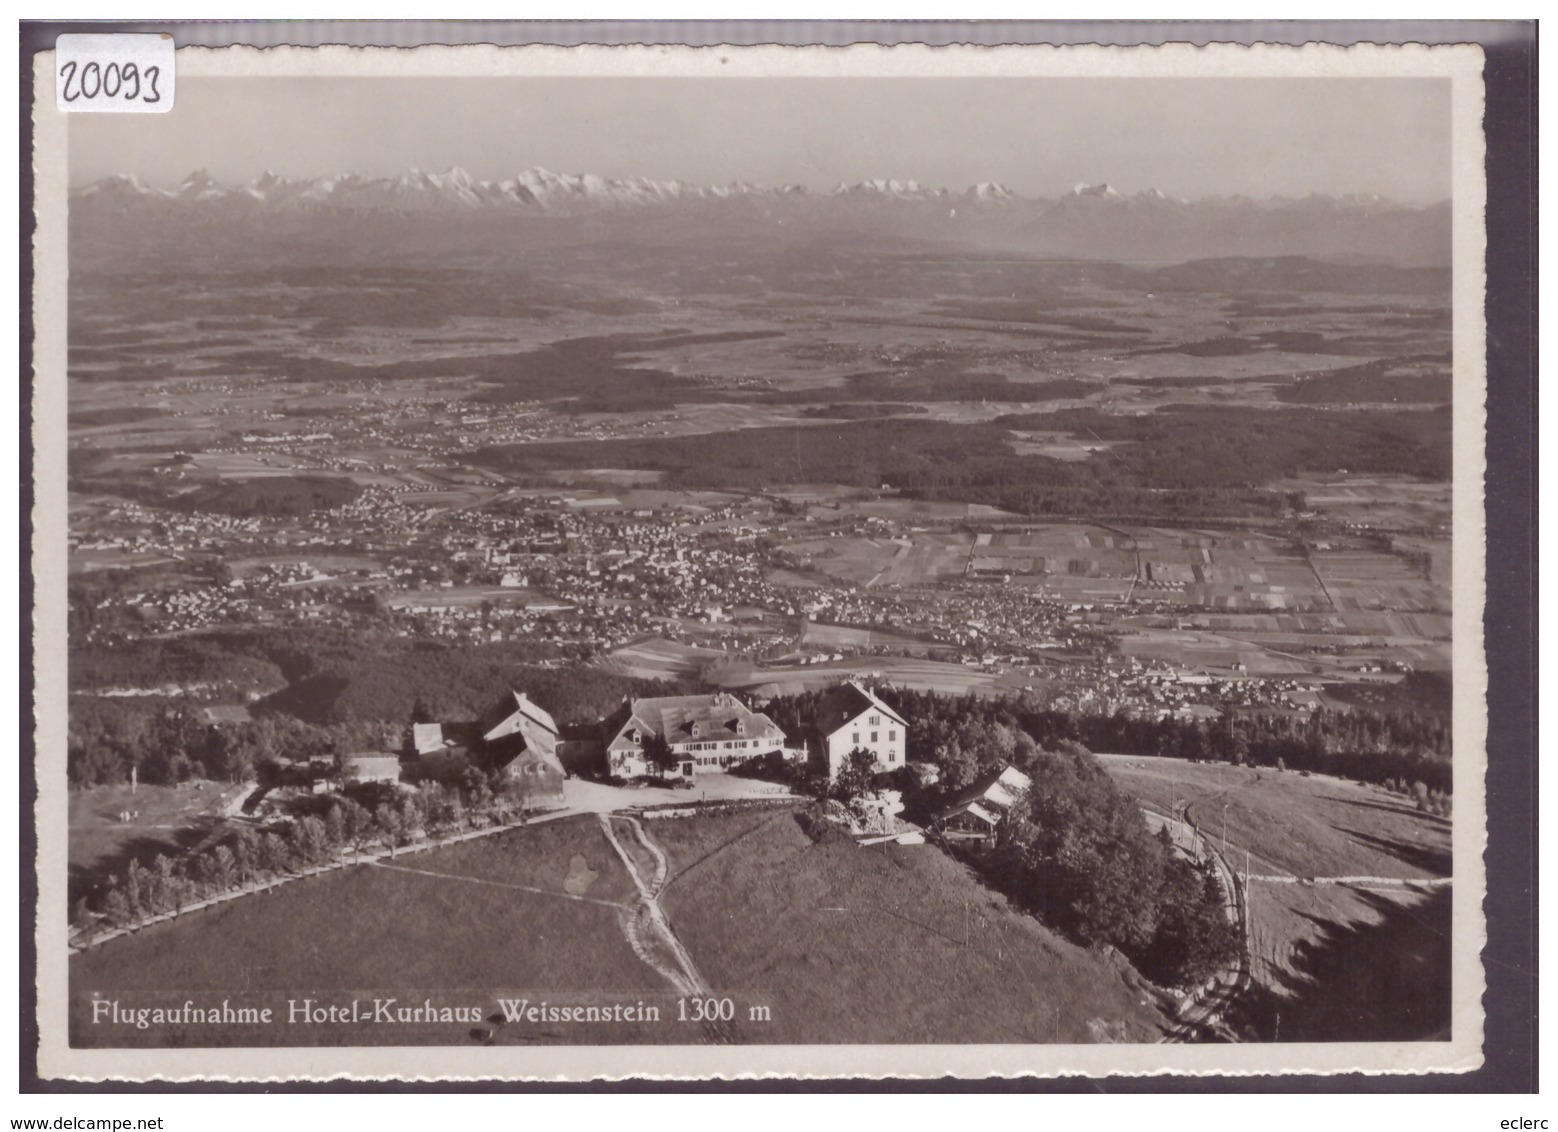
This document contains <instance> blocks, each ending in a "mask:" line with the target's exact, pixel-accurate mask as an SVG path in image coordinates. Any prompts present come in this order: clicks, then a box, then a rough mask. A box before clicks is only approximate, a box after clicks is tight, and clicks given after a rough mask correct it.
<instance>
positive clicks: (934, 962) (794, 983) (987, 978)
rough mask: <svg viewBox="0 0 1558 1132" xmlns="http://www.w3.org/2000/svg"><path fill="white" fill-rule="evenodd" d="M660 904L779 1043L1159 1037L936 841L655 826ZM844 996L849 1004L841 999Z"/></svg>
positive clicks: (709, 823)
mask: <svg viewBox="0 0 1558 1132" xmlns="http://www.w3.org/2000/svg"><path fill="white" fill-rule="evenodd" d="M650 832H651V833H652V834H653V835H654V837H655V838H656V840H658V841H659V843H660V844H661V845H663V846H664V847H665V849H666V852H667V853H668V855H669V856H670V859H671V870H672V871H671V880H670V883H669V885H668V886H667V888H666V890H665V897H664V901H665V905H666V909H667V913H668V915H669V917H670V920H671V923H672V925H673V926H674V928H675V929H676V931H677V933H678V935H679V936H680V938H681V939H682V941H683V942H684V943H685V944H686V946H687V948H688V950H689V951H690V952H691V953H692V954H693V956H694V957H695V958H696V959H697V961H698V963H699V966H700V968H701V969H702V971H703V973H704V975H705V977H706V978H707V979H708V980H709V982H710V983H711V985H713V986H716V987H720V988H724V989H725V993H729V994H731V995H732V996H733V997H736V999H737V1001H738V1002H739V1001H742V1000H743V999H750V1000H752V1001H761V1002H765V1003H767V1004H770V1005H771V1009H772V1014H773V1018H772V1023H771V1024H770V1025H768V1026H766V1027H764V1028H763V1030H762V1035H763V1037H762V1039H761V1040H767V1041H774V1042H819V1041H820V1042H889V1043H896V1042H1096V1041H1104V1040H1112V1041H1153V1040H1156V1039H1157V1038H1158V1037H1159V1036H1161V1034H1162V1032H1163V1024H1164V1019H1163V1016H1162V1015H1161V1014H1160V1013H1159V1012H1158V1010H1157V1009H1156V1008H1155V1006H1154V1005H1152V999H1153V996H1152V995H1151V994H1150V993H1149V992H1148V991H1146V990H1144V989H1142V988H1140V987H1135V986H1132V985H1131V984H1130V983H1129V982H1128V981H1127V979H1128V978H1129V975H1128V974H1122V971H1121V969H1119V968H1116V967H1115V966H1113V965H1112V964H1111V963H1110V962H1109V961H1108V960H1106V959H1104V958H1103V957H1102V956H1100V955H1098V954H1096V953H1094V952H1089V951H1085V950H1083V949H1082V948H1079V947H1076V946H1075V945H1073V944H1070V943H1067V942H1065V941H1064V940H1062V939H1060V938H1059V937H1057V936H1056V935H1054V934H1053V933H1051V932H1050V931H1049V930H1048V929H1046V928H1044V927H1043V926H1042V925H1041V924H1040V923H1039V922H1038V921H1037V920H1035V919H1033V918H1032V917H1030V916H1027V915H1025V914H1023V913H1021V912H1018V911H1017V910H1015V909H1013V908H1012V907H1010V906H1009V904H1008V903H1007V901H1006V900H1005V898H1004V897H1002V896H1000V895H998V894H996V893H993V892H991V891H989V890H988V889H986V888H985V887H984V886H983V885H982V884H980V882H979V881H978V880H977V879H976V878H975V877H974V876H973V874H972V873H971V872H969V870H968V869H967V868H966V867H965V866H964V865H962V864H960V863H958V862H957V861H954V860H953V859H951V858H950V857H948V856H946V855H945V854H944V853H942V852H940V851H939V850H937V849H935V848H934V847H932V846H929V845H918V846H899V845H893V846H875V847H872V848H869V849H860V848H857V847H856V846H855V845H854V844H853V843H852V842H850V841H848V840H847V839H846V840H842V841H831V840H829V839H826V838H825V839H824V840H823V841H822V842H820V843H816V844H814V843H813V842H812V840H811V839H810V838H809V837H808V836H807V835H806V834H805V833H804V832H803V831H802V830H801V828H800V826H799V824H798V823H797V822H796V820H795V818H794V816H793V815H792V814H790V813H788V812H782V813H779V814H747V815H739V816H730V817H717V818H705V819H697V820H690V821H663V822H659V823H654V824H653V826H652V828H651V830H650ZM845 988H848V993H840V992H841V991H842V990H844V989H845Z"/></svg>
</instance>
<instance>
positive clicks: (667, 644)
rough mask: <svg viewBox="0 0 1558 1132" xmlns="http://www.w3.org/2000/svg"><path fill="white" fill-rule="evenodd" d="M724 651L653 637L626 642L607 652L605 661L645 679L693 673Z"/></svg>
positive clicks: (722, 658) (725, 655) (627, 674)
mask: <svg viewBox="0 0 1558 1132" xmlns="http://www.w3.org/2000/svg"><path fill="white" fill-rule="evenodd" d="M726 658H727V654H726V653H725V652H723V651H721V650H720V649H709V648H700V647H698V646H697V645H684V644H680V643H679V642H677V641H668V640H665V639H664V638H660V637H655V638H651V639H649V640H645V641H638V642H636V643H634V644H631V645H625V646H623V647H622V648H620V649H616V650H615V651H613V652H611V653H609V654H607V657H606V662H607V663H608V664H609V665H610V666H611V668H612V669H613V670H614V671H617V672H621V673H622V674H623V675H626V676H637V677H639V678H641V679H645V680H668V679H676V678H678V677H693V676H697V675H698V673H699V672H701V671H703V669H704V668H706V667H707V666H708V665H710V664H712V663H713V662H715V661H717V660H724V659H726Z"/></svg>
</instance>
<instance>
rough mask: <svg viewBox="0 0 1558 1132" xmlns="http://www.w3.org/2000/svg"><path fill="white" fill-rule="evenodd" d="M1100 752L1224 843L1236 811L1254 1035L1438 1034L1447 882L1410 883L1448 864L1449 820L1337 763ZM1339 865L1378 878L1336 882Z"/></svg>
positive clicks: (1127, 783) (1234, 845)
mask: <svg viewBox="0 0 1558 1132" xmlns="http://www.w3.org/2000/svg"><path fill="white" fill-rule="evenodd" d="M1100 758H1101V759H1102V761H1103V763H1104V766H1105V767H1106V768H1107V769H1108V771H1109V772H1110V774H1111V775H1113V776H1114V777H1115V779H1116V780H1117V781H1118V782H1120V784H1121V785H1122V786H1124V787H1125V788H1126V789H1127V790H1129V791H1130V792H1132V793H1133V794H1135V795H1136V796H1137V797H1139V798H1141V799H1142V800H1143V801H1144V802H1147V803H1149V804H1150V805H1151V806H1152V807H1153V808H1155V809H1157V810H1158V811H1159V812H1162V813H1169V812H1171V808H1172V807H1174V806H1175V805H1176V804H1184V803H1186V802H1188V803H1189V813H1190V817H1191V819H1192V820H1194V821H1195V822H1196V823H1197V824H1198V826H1199V828H1200V830H1201V833H1202V834H1203V836H1205V837H1206V838H1207V839H1208V840H1209V841H1211V842H1212V843H1213V845H1214V846H1217V847H1221V846H1222V845H1223V843H1224V834H1223V828H1224V827H1223V821H1224V817H1225V816H1226V820H1227V834H1226V842H1227V846H1228V849H1227V853H1226V857H1227V860H1228V862H1229V864H1230V865H1231V866H1232V867H1233V868H1234V869H1235V870H1236V871H1238V872H1240V873H1243V872H1244V871H1245V869H1246V868H1248V870H1249V872H1250V874H1251V877H1252V880H1251V883H1250V885H1249V893H1250V896H1249V908H1250V930H1251V942H1252V946H1253V953H1254V960H1255V963H1254V975H1255V980H1256V984H1257V985H1256V988H1255V991H1254V993H1253V994H1252V995H1251V996H1250V998H1249V999H1248V1000H1247V1002H1246V1003H1245V1006H1244V1009H1243V1015H1242V1017H1243V1019H1244V1024H1245V1025H1247V1026H1248V1027H1250V1029H1251V1031H1252V1034H1251V1036H1253V1037H1257V1038H1258V1039H1259V1040H1265V1041H1269V1040H1272V1037H1273V1034H1274V1033H1277V1034H1279V1035H1280V1036H1281V1037H1283V1038H1285V1039H1287V1040H1293V1041H1301V1040H1306V1039H1307V1040H1313V1041H1342V1040H1356V1041H1365V1040H1371V1041H1379V1040H1384V1039H1397V1040H1414V1039H1427V1038H1432V1037H1436V1036H1439V1034H1440V1030H1441V1029H1442V1027H1443V1026H1445V1025H1447V1024H1448V1020H1449V977H1448V971H1449V964H1448V959H1449V934H1450V933H1449V890H1448V888H1447V887H1446V888H1439V887H1433V888H1431V889H1430V888H1429V887H1427V886H1425V885H1422V884H1419V885H1416V886H1414V885H1404V884H1402V883H1400V882H1407V881H1411V882H1427V881H1442V880H1443V879H1444V878H1447V877H1449V876H1450V871H1451V870H1450V865H1451V861H1450V829H1451V824H1450V821H1449V820H1448V819H1446V818H1442V817H1438V816H1435V815H1432V814H1427V813H1421V812H1419V811H1418V810H1417V809H1416V807H1415V806H1414V805H1413V803H1412V801H1411V800H1410V799H1409V798H1406V797H1403V796H1402V795H1399V794H1394V793H1391V792H1390V791H1388V790H1385V789H1384V788H1382V787H1378V786H1367V785H1361V784H1359V783H1356V782H1351V781H1348V780H1345V779H1339V778H1332V777H1328V776H1325V775H1302V774H1299V773H1297V772H1293V771H1285V772H1284V771H1275V770H1272V769H1269V768H1268V769H1261V770H1252V769H1246V768H1240V767H1231V766H1226V765H1222V764H1210V763H1186V762H1184V761H1181V760H1171V759H1153V758H1136V757H1132V756H1125V755H1103V756H1100ZM1225 804H1226V807H1227V808H1226V812H1225V810H1224V806H1225ZM1246 854H1248V856H1246ZM1337 877H1347V878H1376V879H1375V880H1374V882H1373V883H1371V882H1370V881H1369V880H1357V881H1355V882H1353V883H1348V884H1336V883H1327V881H1328V879H1329V878H1337ZM1316 881H1319V882H1320V883H1314V882H1316ZM1381 955H1388V956H1389V957H1390V959H1389V961H1388V962H1380V961H1379V959H1378V957H1379V956H1381ZM1279 1016H1280V1017H1281V1018H1285V1019H1286V1021H1285V1022H1281V1021H1279V1020H1278V1019H1279Z"/></svg>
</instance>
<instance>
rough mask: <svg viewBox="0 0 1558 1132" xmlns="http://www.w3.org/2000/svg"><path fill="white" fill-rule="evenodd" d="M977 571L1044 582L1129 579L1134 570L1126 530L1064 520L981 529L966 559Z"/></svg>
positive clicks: (1134, 559)
mask: <svg viewBox="0 0 1558 1132" xmlns="http://www.w3.org/2000/svg"><path fill="white" fill-rule="evenodd" d="M969 569H970V571H971V572H972V573H978V574H1038V575H1043V576H1044V581H1045V584H1046V585H1047V586H1050V585H1057V584H1060V585H1064V583H1065V581H1066V580H1068V579H1087V580H1093V579H1100V578H1110V579H1127V580H1128V579H1130V578H1132V577H1134V576H1135V574H1136V553H1135V547H1134V546H1133V545H1132V540H1131V539H1130V537H1129V536H1126V535H1123V534H1121V533H1119V532H1117V531H1111V530H1108V529H1106V528H1104V527H1093V526H1083V525H1063V526H1054V527H1035V528H1032V529H1030V530H1025V531H1010V532H1008V531H996V532H983V533H981V534H980V535H979V536H978V537H977V538H976V539H975V541H974V548H973V552H972V556H971V560H970V563H969Z"/></svg>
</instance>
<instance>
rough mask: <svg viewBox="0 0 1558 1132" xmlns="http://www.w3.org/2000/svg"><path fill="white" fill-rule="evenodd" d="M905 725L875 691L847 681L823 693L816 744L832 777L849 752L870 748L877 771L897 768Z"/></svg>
mask: <svg viewBox="0 0 1558 1132" xmlns="http://www.w3.org/2000/svg"><path fill="white" fill-rule="evenodd" d="M908 742H909V724H908V721H906V720H905V719H904V718H903V716H901V715H899V714H898V713H897V712H896V711H894V710H893V709H892V708H890V707H888V706H887V705H886V704H884V703H883V702H882V701H881V700H880V699H878V698H877V697H876V695H875V693H873V692H870V691H868V690H867V689H866V688H865V687H864V686H863V685H861V684H859V683H856V682H855V681H854V680H850V681H848V682H846V683H844V684H840V685H839V686H838V687H836V688H830V689H828V691H827V692H826V693H824V694H823V697H822V702H821V704H820V705H819V706H818V709H817V744H818V747H819V748H820V750H821V754H822V757H823V759H824V761H826V763H827V766H828V778H829V779H830V780H831V779H835V778H837V777H838V773H839V771H840V770H842V769H843V767H844V763H845V761H846V760H847V759H848V758H849V753H850V752H851V751H853V750H855V749H856V748H859V749H860V750H865V751H870V752H871V753H872V755H873V756H875V758H876V769H877V770H879V771H888V770H898V769H900V768H902V766H903V765H904V761H905V757H906V756H905V752H906V750H907V748H908Z"/></svg>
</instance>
